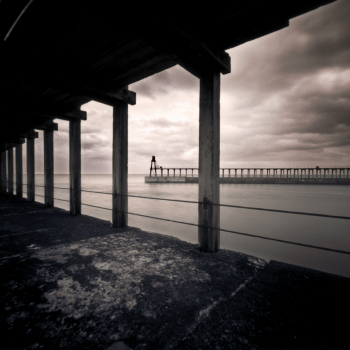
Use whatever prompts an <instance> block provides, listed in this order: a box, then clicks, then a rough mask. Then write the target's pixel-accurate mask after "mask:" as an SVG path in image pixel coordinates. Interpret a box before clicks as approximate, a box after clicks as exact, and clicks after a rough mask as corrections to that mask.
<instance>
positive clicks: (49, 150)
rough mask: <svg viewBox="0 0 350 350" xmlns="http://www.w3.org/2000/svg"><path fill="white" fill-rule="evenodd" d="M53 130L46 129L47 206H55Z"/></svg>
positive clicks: (45, 181) (45, 179)
mask: <svg viewBox="0 0 350 350" xmlns="http://www.w3.org/2000/svg"><path fill="white" fill-rule="evenodd" d="M53 157H54V153H53V130H44V185H45V199H44V204H45V207H48V208H51V207H53V204H54V201H53V193H54V190H53V183H54V178H53V176H54V174H53Z"/></svg>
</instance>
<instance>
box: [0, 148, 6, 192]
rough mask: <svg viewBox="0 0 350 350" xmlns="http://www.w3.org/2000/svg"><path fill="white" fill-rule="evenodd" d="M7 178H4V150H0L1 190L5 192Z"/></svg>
mask: <svg viewBox="0 0 350 350" xmlns="http://www.w3.org/2000/svg"><path fill="white" fill-rule="evenodd" d="M6 188H7V179H6V151H5V150H3V151H1V192H3V193H6Z"/></svg>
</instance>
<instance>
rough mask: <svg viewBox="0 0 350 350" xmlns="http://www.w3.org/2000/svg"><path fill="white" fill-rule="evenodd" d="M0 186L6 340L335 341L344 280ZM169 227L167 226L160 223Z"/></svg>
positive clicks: (136, 343) (238, 344) (84, 345)
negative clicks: (206, 246)
mask: <svg viewBox="0 0 350 350" xmlns="http://www.w3.org/2000/svg"><path fill="white" fill-rule="evenodd" d="M68 214H69V213H68V212H67V211H65V210H62V209H59V208H47V207H45V205H43V204H41V203H36V202H30V201H27V200H25V199H23V198H16V197H13V196H11V195H9V194H2V195H0V223H1V225H0V273H1V276H2V280H1V288H0V302H1V309H2V311H1V316H0V325H1V329H3V330H4V332H3V334H2V339H1V342H2V344H3V345H2V346H3V348H4V349H28V350H29V349H102V350H125V349H126V350H128V349H150V350H153V349H176V350H187V349H223V350H224V349H225V350H226V349H304V348H305V347H307V348H308V349H333V348H334V349H341V348H342V347H343V344H346V342H347V334H348V332H347V331H348V329H347V328H348V323H347V322H346V321H344V320H346V319H347V315H348V314H349V312H350V303H349V300H348V299H349V294H350V279H348V278H344V277H340V276H336V275H332V274H327V273H323V272H319V271H315V270H310V269H307V268H303V267H299V266H294V265H289V264H284V263H280V262H276V261H265V260H263V259H259V258H256V257H253V256H249V255H245V254H242V253H239V252H234V251H228V250H224V249H222V250H220V251H219V252H217V253H215V254H208V253H205V252H203V251H201V250H199V249H198V245H197V244H191V243H187V242H184V241H181V240H179V239H177V238H174V237H170V236H167V235H164V234H156V233H150V232H145V231H142V230H140V229H137V228H133V227H124V228H115V227H113V226H112V224H111V222H110V221H104V220H100V219H96V218H93V217H89V216H86V215H75V216H74V215H68ZM165 233H166V232H165Z"/></svg>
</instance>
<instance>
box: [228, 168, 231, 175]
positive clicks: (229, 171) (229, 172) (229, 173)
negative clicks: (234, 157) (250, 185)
mask: <svg viewBox="0 0 350 350" xmlns="http://www.w3.org/2000/svg"><path fill="white" fill-rule="evenodd" d="M228 177H231V169H228Z"/></svg>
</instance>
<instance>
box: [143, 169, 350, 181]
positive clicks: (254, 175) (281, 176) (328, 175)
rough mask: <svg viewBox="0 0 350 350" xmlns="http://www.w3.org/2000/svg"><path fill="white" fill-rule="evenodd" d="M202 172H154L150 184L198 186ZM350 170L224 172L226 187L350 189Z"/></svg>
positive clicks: (150, 177)
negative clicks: (254, 185)
mask: <svg viewBox="0 0 350 350" xmlns="http://www.w3.org/2000/svg"><path fill="white" fill-rule="evenodd" d="M198 174H199V170H198V168H162V167H159V168H152V169H151V170H150V174H149V176H145V182H146V183H198ZM349 174H350V168H320V167H315V168H221V169H220V170H219V183H223V184H230V183H231V184H305V185H312V184H315V185H317V184H323V185H350V175H349Z"/></svg>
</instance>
